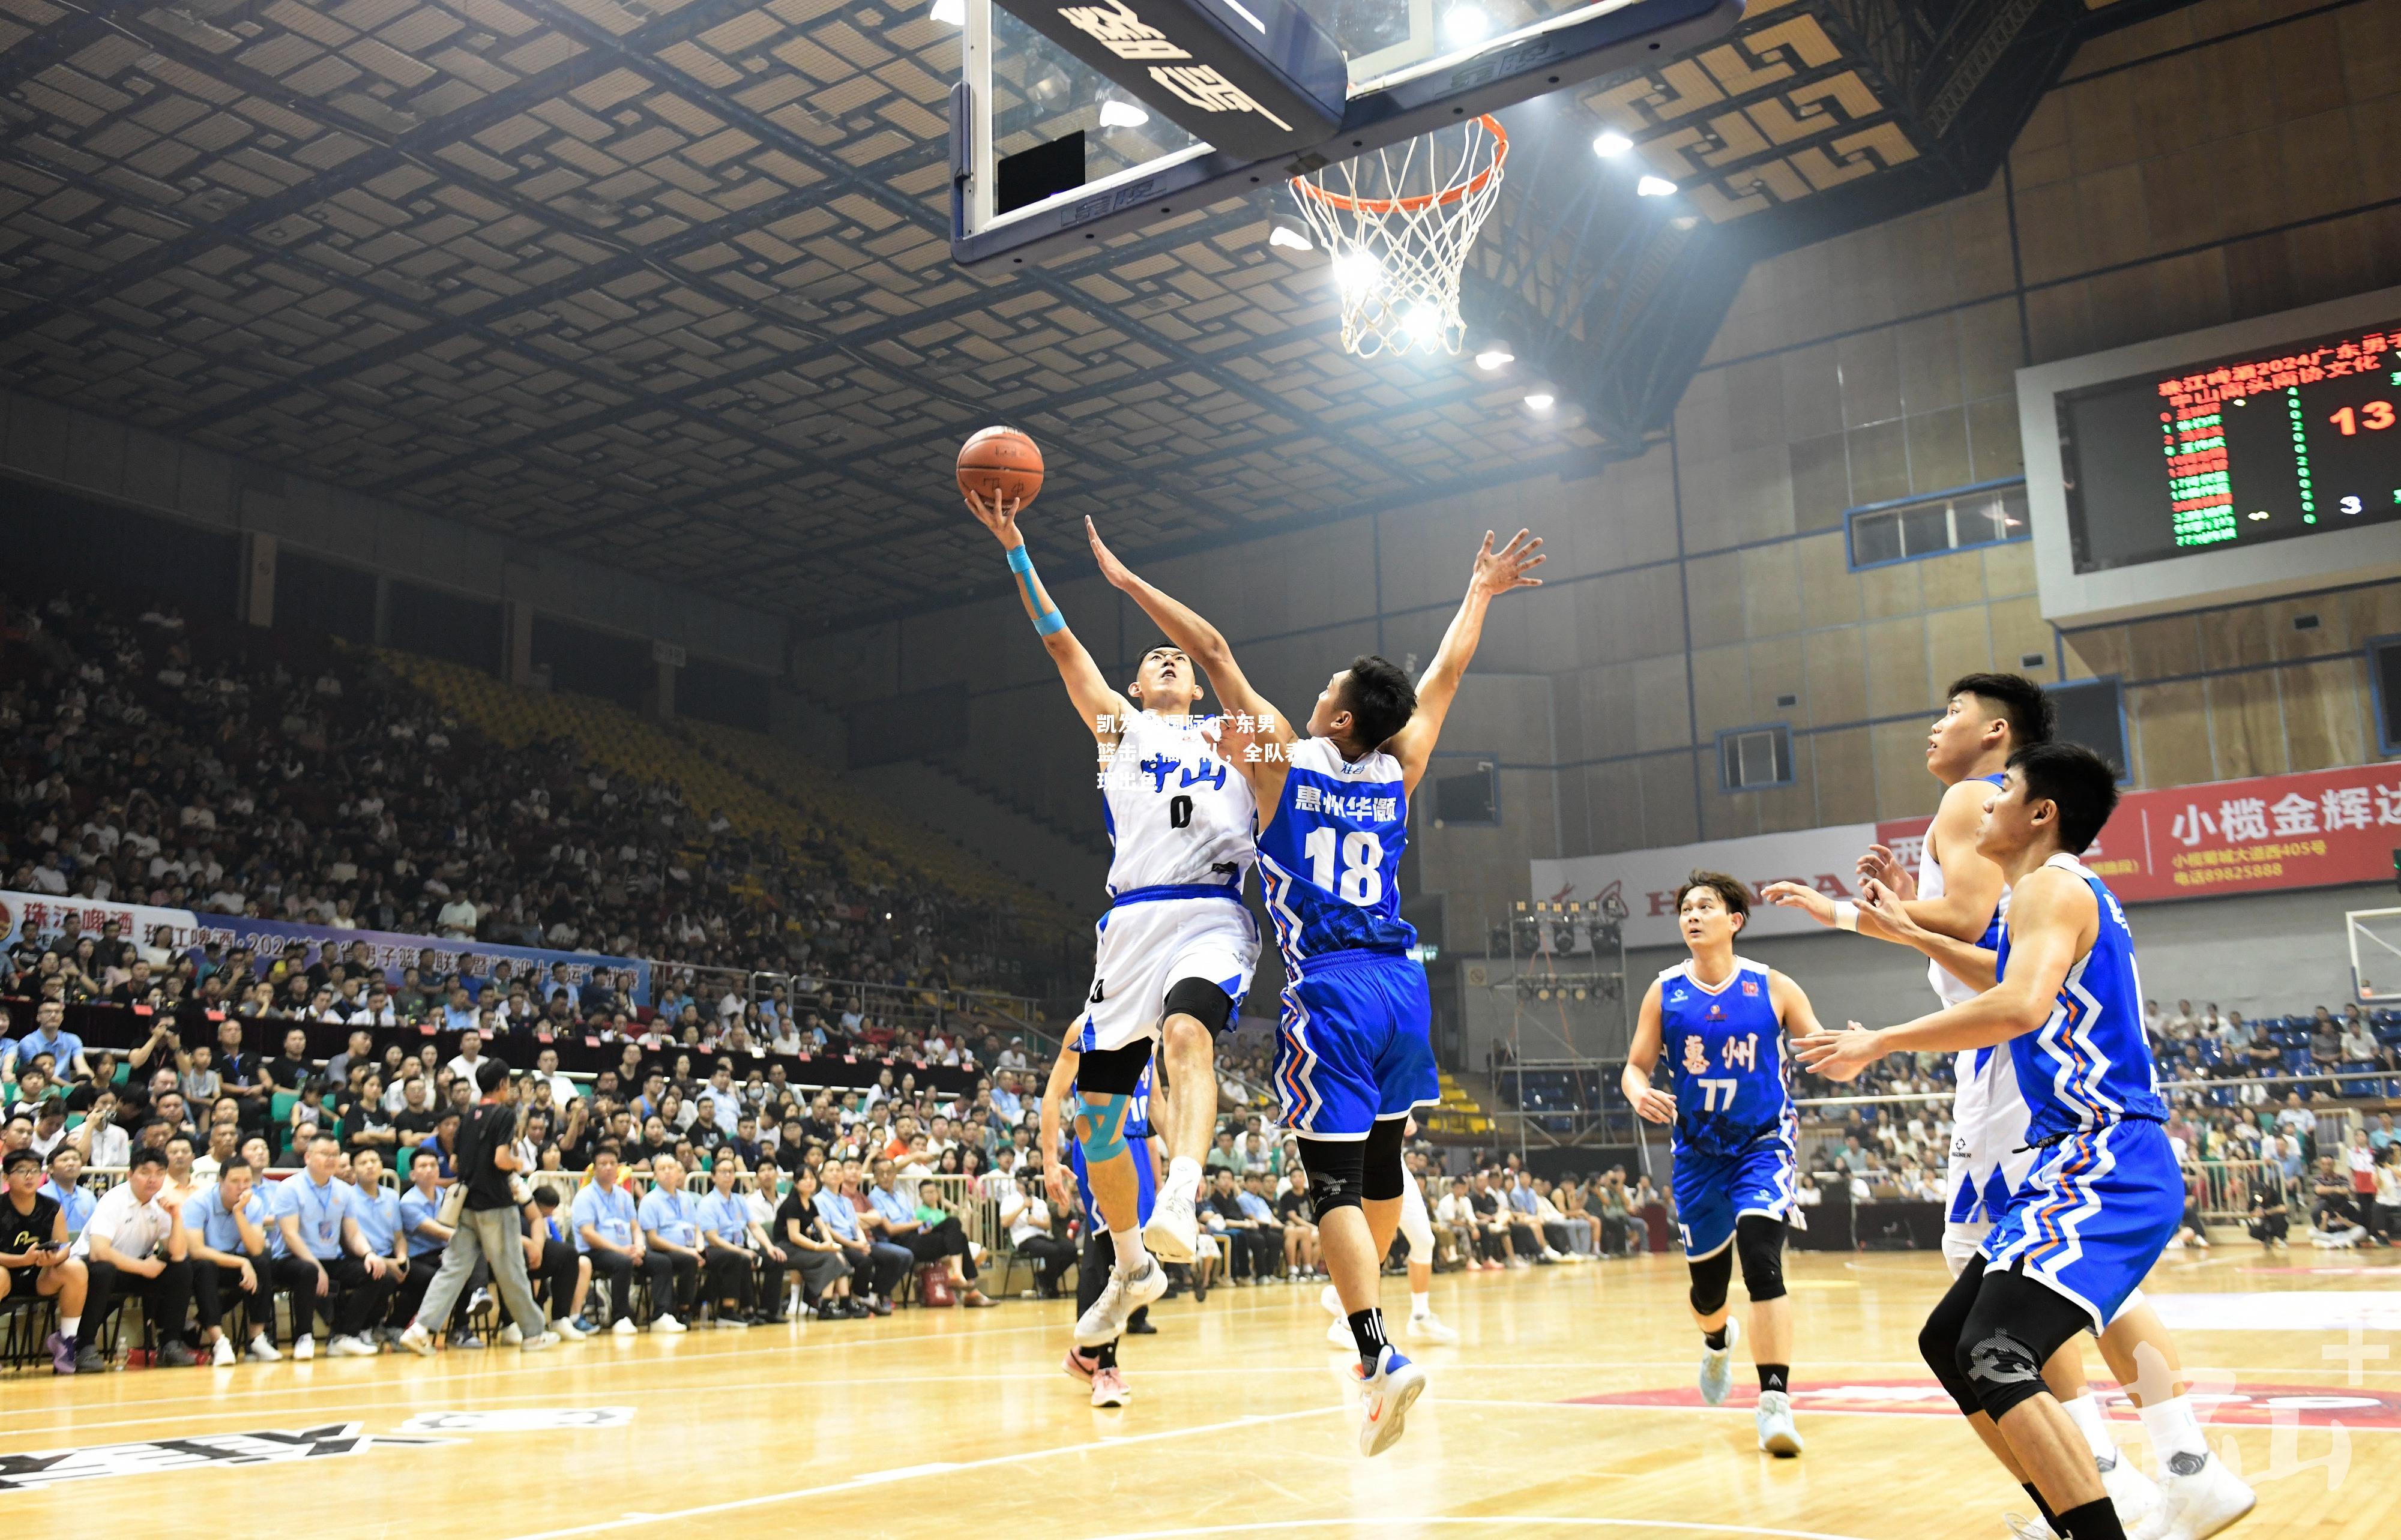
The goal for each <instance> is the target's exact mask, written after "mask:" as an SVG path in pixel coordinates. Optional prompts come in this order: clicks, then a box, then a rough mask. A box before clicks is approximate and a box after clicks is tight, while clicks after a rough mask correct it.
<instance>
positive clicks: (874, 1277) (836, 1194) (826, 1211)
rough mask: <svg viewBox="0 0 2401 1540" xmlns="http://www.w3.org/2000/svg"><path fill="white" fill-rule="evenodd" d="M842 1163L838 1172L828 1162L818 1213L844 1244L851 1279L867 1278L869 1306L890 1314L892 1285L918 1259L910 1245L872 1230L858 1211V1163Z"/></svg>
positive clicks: (828, 1228) (843, 1250)
mask: <svg viewBox="0 0 2401 1540" xmlns="http://www.w3.org/2000/svg"><path fill="white" fill-rule="evenodd" d="M840 1164H841V1171H840V1173H839V1174H838V1175H837V1173H836V1171H835V1169H834V1167H835V1163H834V1162H832V1161H828V1162H827V1163H826V1167H825V1178H826V1184H825V1186H824V1187H822V1188H820V1189H819V1190H818V1192H817V1217H818V1218H819V1219H821V1220H825V1228H826V1233H827V1234H828V1235H830V1236H831V1237H832V1239H833V1242H834V1244H835V1245H837V1246H839V1247H842V1254H843V1258H844V1261H848V1262H849V1263H850V1265H851V1274H852V1282H853V1283H854V1284H856V1283H857V1282H858V1280H860V1279H862V1278H863V1279H865V1280H866V1283H867V1308H868V1309H869V1310H871V1311H872V1312H874V1313H875V1314H876V1315H891V1314H892V1288H893V1286H894V1285H895V1284H898V1283H899V1281H900V1280H901V1279H902V1278H905V1277H907V1276H908V1275H909V1267H910V1264H911V1263H912V1261H915V1259H914V1258H912V1256H911V1255H910V1254H909V1249H908V1247H901V1246H895V1245H893V1244H892V1243H891V1242H890V1241H887V1240H881V1239H878V1238H877V1237H876V1236H874V1235H872V1234H871V1233H869V1231H868V1227H867V1226H866V1224H865V1223H863V1222H862V1221H861V1220H860V1219H859V1214H858V1162H857V1161H844V1162H842V1163H840ZM837 1181H839V1182H840V1185H839V1186H837V1185H836V1182H837Z"/></svg>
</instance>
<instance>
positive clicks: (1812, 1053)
mask: <svg viewBox="0 0 2401 1540" xmlns="http://www.w3.org/2000/svg"><path fill="white" fill-rule="evenodd" d="M2100 912H2101V911H2100V906H2099V905H2098V904H2097V903H2095V902H2094V901H2093V897H2092V889H2090V888H2088V887H2086V886H2085V885H2084V884H2083V883H2082V882H2080V881H2079V880H2077V879H2075V878H2074V877H2071V876H2069V875H2068V874H2067V873H2065V872H2062V871H2059V870H2057V869H2056V868H2051V867H2046V868H2044V869H2042V870H2039V871H2036V872H2032V873H2030V874H2028V875H2027V877H2026V879H2024V881H2022V882H2020V883H2019V884H2018V885H2017V891H2016V895H2015V897H2014V899H2013V900H2012V902H2011V904H2010V973H2009V976H2008V977H2007V978H2004V979H2002V980H2001V981H2000V982H1999V983H1997V984H1996V985H1995V986H1994V987H1993V988H1989V989H1987V990H1985V991H1984V992H1983V994H1980V995H1978V996H1977V997H1976V998H1975V999H1973V1000H1969V1001H1966V1002H1962V1003H1960V1004H1957V1005H1953V1006H1950V1007H1949V1008H1947V1009H1944V1010H1941V1011H1937V1012H1935V1013H1934V1014H1932V1015H1923V1016H1920V1017H1918V1018H1917V1019H1916V1020H1915V1021H1912V1022H1906V1023H1903V1024H1902V1025H1900V1026H1899V1027H1887V1028H1884V1029H1881V1030H1879V1031H1865V1030H1862V1029H1860V1028H1859V1023H1857V1022H1853V1023H1851V1029H1850V1030H1848V1031H1842V1032H1830V1031H1819V1032H1815V1033H1812V1034H1811V1035H1809V1036H1808V1037H1805V1038H1804V1039H1802V1040H1801V1042H1800V1043H1798V1044H1797V1046H1798V1048H1799V1050H1800V1053H1801V1062H1802V1063H1804V1064H1805V1065H1807V1066H1808V1067H1809V1068H1810V1069H1812V1070H1817V1071H1818V1073H1819V1074H1821V1075H1822V1074H1832V1073H1833V1072H1834V1071H1835V1070H1852V1072H1854V1073H1856V1072H1857V1070H1862V1069H1865V1068H1866V1067H1867V1066H1868V1065H1870V1064H1873V1063H1874V1062H1875V1061H1876V1060H1877V1059H1879V1058H1882V1057H1883V1056H1885V1055H1887V1054H1893V1053H1916V1052H1930V1053H1957V1052H1959V1051H1961V1050H1963V1049H1969V1048H1992V1047H1997V1046H1998V1045H2000V1044H2001V1043H2007V1042H2009V1041H2010V1039H2011V1038H2014V1037H2021V1036H2023V1035H2024V1034H2025V1033H2027V1032H2031V1031H2034V1030H2036V1029H2038V1028H2040V1027H2041V1026H2042V1024H2043V1023H2044V1022H2046V1021H2049V1020H2050V1019H2051V1010H2052V1008H2053V1005H2054V1004H2055V1002H2057V1000H2058V998H2059V990H2060V987H2061V986H2062V985H2063V984H2065V982H2066V981H2067V973H2068V970H2069V969H2071V968H2073V967H2075V966H2076V960H2077V959H2078V958H2079V957H2081V956H2083V955H2084V953H2085V952H2086V951H2088V950H2089V949H2090V948H2091V947H2092V942H2093V938H2094V936H2095V935H2096V934H2097V933H2098V931H2099V928H2100ZM1830 1066H1831V1067H1832V1069H1830V1068H1829V1067H1830Z"/></svg>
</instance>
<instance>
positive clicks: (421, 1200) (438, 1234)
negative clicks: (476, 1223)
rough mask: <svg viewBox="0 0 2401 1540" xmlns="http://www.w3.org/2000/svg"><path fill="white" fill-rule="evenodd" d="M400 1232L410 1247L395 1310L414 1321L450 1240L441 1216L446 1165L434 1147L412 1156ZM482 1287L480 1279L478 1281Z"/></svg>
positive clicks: (403, 1196)
mask: <svg viewBox="0 0 2401 1540" xmlns="http://www.w3.org/2000/svg"><path fill="white" fill-rule="evenodd" d="M399 1207H400V1233H401V1236H402V1238H403V1241H404V1243H405V1245H406V1247H407V1248H408V1266H407V1270H406V1271H405V1272H404V1273H403V1274H401V1277H400V1292H399V1294H398V1296H397V1297H396V1299H395V1301H394V1303H393V1309H392V1314H393V1315H394V1316H395V1317H397V1318H398V1319H401V1320H404V1321H413V1320H415V1319H416V1318H417V1313H418V1309H419V1307H421V1306H422V1305H423V1304H424V1303H425V1291H426V1289H427V1288H431V1287H432V1283H433V1274H436V1273H438V1272H440V1271H441V1270H442V1252H443V1249H444V1248H445V1247H447V1246H448V1245H449V1244H450V1227H449V1226H448V1225H446V1224H444V1223H443V1222H442V1220H441V1219H440V1218H439V1217H438V1216H439V1215H440V1214H441V1212H442V1167H441V1163H440V1162H439V1161H438V1160H436V1159H435V1158H434V1154H433V1152H432V1151H431V1150H419V1151H418V1152H416V1153H415V1154H413V1155H411V1156H410V1157H409V1162H408V1188H407V1190H406V1191H405V1192H402V1193H401V1194H400V1198H399ZM476 1287H480V1281H479V1282H478V1284H477V1285H476Z"/></svg>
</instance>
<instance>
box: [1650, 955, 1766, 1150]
mask: <svg viewBox="0 0 2401 1540" xmlns="http://www.w3.org/2000/svg"><path fill="white" fill-rule="evenodd" d="M1659 1057H1660V1061H1661V1064H1662V1066H1663V1067H1664V1068H1665V1069H1666V1070H1667V1073H1668V1076H1669V1077H1670V1078H1669V1083H1668V1089H1669V1093H1670V1094H1671V1095H1673V1096H1674V1097H1675V1098H1676V1147H1677V1148H1678V1149H1680V1150H1683V1149H1690V1150H1697V1151H1699V1152H1702V1153H1704V1154H1711V1155H1727V1154H1732V1153H1734V1152H1736V1151H1737V1150H1740V1149H1741V1148H1742V1147H1743V1146H1744V1145H1746V1144H1749V1142H1750V1141H1751V1140H1752V1139H1755V1138H1758V1137H1759V1136H1760V1135H1762V1134H1764V1133H1768V1132H1771V1131H1773V1130H1774V1129H1776V1128H1777V1127H1779V1126H1781V1125H1782V1124H1784V1122H1785V1121H1786V1120H1787V1119H1788V1118H1790V1116H1791V1115H1792V1095H1791V1092H1790V1090H1789V1089H1788V1088H1787V1087H1786V1085H1785V1083H1784V1028H1783V1025H1782V1023H1780V1022H1778V1021H1777V1018H1776V1002H1775V1001H1774V1000H1773V999H1771V998H1770V996H1769V992H1768V987H1767V967H1766V965H1765V964H1764V963H1759V962H1753V961H1750V960H1749V959H1748V958H1740V957H1738V958H1736V959H1735V960H1734V973H1733V974H1732V975H1731V976H1729V977H1727V978H1725V979H1722V980H1721V981H1719V983H1718V984H1717V985H1715V986H1714V987H1711V986H1707V985H1704V984H1702V983H1701V982H1700V980H1699V979H1698V978H1696V977H1694V973H1693V964H1692V962H1691V961H1689V960H1687V961H1683V962H1681V963H1679V964H1677V965H1676V966H1675V967H1673V968H1669V969H1668V970H1667V971H1666V972H1665V973H1662V974H1660V975H1659Z"/></svg>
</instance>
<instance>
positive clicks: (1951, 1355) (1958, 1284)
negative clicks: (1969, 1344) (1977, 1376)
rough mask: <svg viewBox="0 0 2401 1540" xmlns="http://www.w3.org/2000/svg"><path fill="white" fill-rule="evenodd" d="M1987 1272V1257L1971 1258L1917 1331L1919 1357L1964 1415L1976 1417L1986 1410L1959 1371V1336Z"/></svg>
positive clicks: (1965, 1327)
mask: <svg viewBox="0 0 2401 1540" xmlns="http://www.w3.org/2000/svg"><path fill="white" fill-rule="evenodd" d="M1983 1275H1984V1259H1983V1258H1982V1257H1970V1258H1969V1260H1968V1263H1967V1265H1966V1266H1965V1267H1963V1268H1962V1269H1961V1270H1960V1272H1959V1275H1958V1277H1957V1278H1955V1280H1953V1282H1952V1285H1951V1288H1950V1289H1949V1290H1948V1291H1947V1292H1945V1293H1944V1294H1943V1296H1942V1298H1941V1300H1940V1301H1939V1302H1937V1303H1936V1304H1935V1306H1934V1311H1933V1313H1932V1314H1931V1315H1928V1316H1927V1317H1926V1324H1925V1325H1924V1326H1923V1327H1921V1328H1919V1329H1918V1332H1917V1356H1919V1357H1921V1358H1923V1359H1925V1360H1926V1367H1927V1368H1928V1369H1929V1370H1933V1371H1934V1378H1935V1379H1936V1380H1937V1381H1939V1382H1940V1383H1941V1386H1942V1389H1943V1391H1944V1393H1945V1394H1946V1395H1948V1396H1949V1397H1951V1401H1952V1404H1953V1405H1955V1406H1956V1407H1957V1408H1958V1409H1959V1415H1960V1416H1962V1417H1972V1416H1974V1415H1975V1414H1976V1413H1977V1412H1979V1411H1983V1406H1982V1404H1981V1403H1979V1402H1978V1400H1977V1398H1976V1389H1975V1386H1974V1385H1973V1384H1972V1383H1969V1379H1968V1377H1967V1376H1966V1375H1965V1374H1962V1373H1961V1372H1959V1336H1960V1333H1961V1332H1963V1331H1965V1330H1966V1329H1967V1326H1968V1313H1969V1311H1970V1310H1972V1309H1973V1308H1974V1307H1975V1303H1976V1296H1977V1294H1978V1292H1979V1290H1980V1288H1981V1287H1982V1284H1983Z"/></svg>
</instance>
